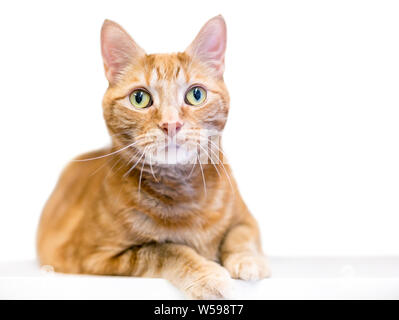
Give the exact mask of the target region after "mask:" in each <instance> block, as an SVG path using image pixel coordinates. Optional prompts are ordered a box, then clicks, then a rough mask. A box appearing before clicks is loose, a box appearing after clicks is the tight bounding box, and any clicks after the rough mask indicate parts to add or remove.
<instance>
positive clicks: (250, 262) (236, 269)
mask: <svg viewBox="0 0 399 320" xmlns="http://www.w3.org/2000/svg"><path fill="white" fill-rule="evenodd" d="M223 264H224V266H225V268H226V269H227V270H228V271H229V272H230V275H231V277H232V278H234V279H242V280H248V281H250V280H252V281H253V280H261V279H264V278H268V277H270V269H269V266H268V262H267V259H266V257H265V256H263V255H253V254H248V253H236V254H232V255H230V256H229V257H227V258H226V259H225V261H224V263H223Z"/></svg>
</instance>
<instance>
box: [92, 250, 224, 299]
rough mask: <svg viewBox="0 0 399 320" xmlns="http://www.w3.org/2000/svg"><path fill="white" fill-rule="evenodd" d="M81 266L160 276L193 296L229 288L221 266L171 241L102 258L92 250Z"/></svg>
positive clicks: (215, 294)
mask: <svg viewBox="0 0 399 320" xmlns="http://www.w3.org/2000/svg"><path fill="white" fill-rule="evenodd" d="M84 268H85V269H86V270H84V272H86V273H96V274H110V275H130V276H138V277H152V278H164V279H167V280H169V281H170V282H171V283H172V284H173V285H174V286H176V287H177V288H179V289H180V290H182V291H183V292H185V293H186V295H187V296H188V297H189V298H194V299H219V298H226V297H227V296H228V295H229V292H230V290H231V288H232V279H231V277H230V275H229V273H228V271H227V270H226V269H225V268H223V267H222V266H220V265H219V264H218V263H216V262H213V261H210V260H208V259H206V258H204V257H202V256H200V255H199V254H198V253H197V252H196V251H195V250H193V249H192V248H190V247H188V246H185V245H180V244H173V243H165V244H157V243H154V244H147V245H143V246H138V247H133V248H130V249H128V250H126V251H124V252H122V253H121V254H118V255H116V256H112V257H106V258H105V257H104V256H103V254H102V253H96V254H93V255H91V256H90V257H89V258H87V259H86V260H85V262H84Z"/></svg>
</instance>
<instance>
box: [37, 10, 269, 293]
mask: <svg viewBox="0 0 399 320" xmlns="http://www.w3.org/2000/svg"><path fill="white" fill-rule="evenodd" d="M225 48H226V26H225V22H224V19H223V18H222V17H221V16H217V17H215V18H213V19H211V20H210V21H208V22H207V23H206V24H205V26H204V27H203V28H202V29H201V31H200V33H199V34H198V35H197V37H196V38H195V40H194V41H193V42H192V43H191V45H190V46H189V47H188V48H187V49H186V51H185V52H183V53H175V54H150V55H148V54H146V53H145V52H144V51H143V49H141V48H140V47H139V46H138V45H137V44H136V43H135V42H134V41H133V39H132V38H130V36H129V35H128V34H127V33H126V32H125V31H124V30H123V29H122V28H121V27H120V26H119V25H118V24H116V23H114V22H112V21H108V20H106V21H105V22H104V25H103V28H102V33H101V49H102V56H103V60H104V66H105V73H106V77H107V79H108V81H109V87H108V89H107V91H106V93H105V96H104V100H103V111H104V118H105V121H106V124H107V127H108V130H109V132H110V134H111V137H112V146H111V147H110V148H106V149H103V150H99V151H95V152H91V153H89V154H85V155H83V156H81V157H79V158H78V159H76V160H75V161H73V162H72V163H71V164H70V165H69V166H68V167H67V168H66V169H65V170H64V172H63V174H62V176H61V178H60V180H59V182H58V184H57V186H56V188H55V190H54V192H53V194H52V195H51V197H50V199H49V200H48V203H47V205H46V207H45V209H44V211H43V214H42V217H41V220H40V226H39V231H38V254H39V259H40V263H41V264H43V265H51V266H53V267H54V269H55V270H56V271H59V272H66V273H87V274H101V275H124V276H141V277H162V278H165V279H168V280H169V281H171V282H172V283H173V284H174V285H175V286H177V287H178V288H180V289H181V290H183V291H184V292H185V293H186V294H187V295H188V296H189V297H191V298H199V299H209V298H223V297H226V295H227V294H228V291H229V289H230V286H231V282H232V281H231V277H232V278H236V279H244V280H258V279H262V278H264V277H266V276H267V275H268V273H269V271H268V267H267V263H266V259H265V257H264V255H263V253H262V249H261V244H260V239H259V230H258V227H257V223H256V221H255V220H254V218H253V217H252V216H251V214H250V213H249V211H248V209H247V207H246V206H245V204H244V202H243V200H242V199H241V196H240V194H239V191H238V189H237V186H236V183H235V181H234V180H233V178H232V176H231V171H230V168H229V166H228V165H227V164H226V163H224V161H223V152H222V151H221V148H220V147H219V146H218V142H217V141H216V140H215V139H214V137H215V136H216V137H220V134H221V132H222V130H223V128H224V126H225V122H226V118H227V114H228V110H229V95H228V92H227V89H226V87H225V84H224V81H223V71H224V53H225Z"/></svg>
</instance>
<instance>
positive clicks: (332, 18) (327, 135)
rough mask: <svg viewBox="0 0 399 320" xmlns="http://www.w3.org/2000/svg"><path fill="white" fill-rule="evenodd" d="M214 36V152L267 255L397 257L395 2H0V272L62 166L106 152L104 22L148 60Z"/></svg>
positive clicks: (28, 242)
mask: <svg viewBox="0 0 399 320" xmlns="http://www.w3.org/2000/svg"><path fill="white" fill-rule="evenodd" d="M219 13H222V14H223V15H224V17H225V19H226V22H227V28H228V46H227V56H226V74H225V78H226V83H227V85H228V88H229V91H230V94H231V113H230V119H229V121H228V125H227V128H226V132H225V136H224V146H225V149H226V153H227V155H228V157H229V160H230V162H231V164H232V166H233V169H234V173H235V176H236V177H237V179H238V182H239V186H240V189H241V191H242V193H243V196H244V199H245V200H246V202H247V203H248V205H249V207H250V209H251V210H252V212H253V214H254V215H255V217H256V218H257V220H258V221H259V225H260V227H261V230H262V239H263V243H264V246H265V251H266V252H267V253H268V254H270V255H292V254H300V255H319V254H330V255H340V254H343V255H353V254H364V255H389V254H399V245H398V244H399V232H398V231H397V229H398V225H399V214H398V213H399V201H398V194H399V183H398V181H399V165H398V163H399V148H398V145H399V125H398V123H399V107H398V106H399V94H398V88H399V77H398V75H399V59H398V57H399V41H398V39H399V31H398V30H399V19H398V16H399V1H389V0H387V1H377V0H375V1H368V0H367V1H365V0H359V1H353V0H337V1H317V0H314V1H309V0H304V1H296V0H292V1H259V0H258V1H250V0H248V1H245V2H243V1H231V0H218V1H214V0H202V1H184V2H182V1H179V0H178V1H175V0H169V1H162V0H160V1H153V0H148V1H137V0H136V1H135V0H131V1H118V0H115V1H109V0H106V1H103V0H99V1H80V0H79V1H78V0H70V1H62V2H61V1H51V0H49V1H42V0H37V1H21V0H16V1H0V39H1V50H0V70H1V77H0V88H1V90H0V91H1V92H0V105H1V117H0V137H1V150H2V156H1V157H0V168H1V169H2V171H1V179H0V195H1V201H0V212H1V214H0V252H1V257H0V260H11V259H25V258H26V257H31V258H32V259H33V257H34V256H35V251H34V244H35V242H34V237H35V232H36V225H37V221H38V219H39V215H40V212H41V210H42V207H43V205H44V203H45V201H46V199H47V198H48V196H49V194H50V192H51V190H52V189H53V186H54V184H55V182H56V181H57V179H58V176H59V174H60V172H61V169H62V168H63V167H64V165H65V164H66V163H67V161H68V160H69V159H71V158H72V157H74V156H75V155H77V154H79V153H82V152H86V151H89V150H92V149H95V148H98V147H101V146H103V145H105V144H107V143H108V141H109V138H108V135H107V133H106V130H105V126H104V122H103V119H102V110H101V100H102V96H103V93H104V91H105V89H106V86H107V84H106V80H105V77H104V72H103V63H102V61H101V54H100V44H99V39H100V28H101V24H102V22H103V20H104V19H105V18H109V19H113V20H115V21H117V22H119V23H120V24H121V25H122V26H123V27H124V28H125V29H126V30H127V31H129V32H130V34H131V35H132V36H133V37H134V39H135V40H136V41H137V42H138V43H139V44H140V45H141V46H142V47H143V48H144V49H146V50H147V51H148V52H169V51H177V50H184V48H185V47H186V46H187V45H188V44H189V43H190V42H191V40H192V39H193V37H194V36H195V35H196V33H197V32H198V31H199V29H200V27H201V26H202V25H203V24H204V23H205V21H207V20H208V19H209V18H211V17H212V16H215V15H217V14H219Z"/></svg>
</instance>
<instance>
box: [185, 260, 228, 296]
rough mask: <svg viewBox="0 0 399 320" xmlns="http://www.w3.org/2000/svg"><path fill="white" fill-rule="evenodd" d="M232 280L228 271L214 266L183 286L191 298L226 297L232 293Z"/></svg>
mask: <svg viewBox="0 0 399 320" xmlns="http://www.w3.org/2000/svg"><path fill="white" fill-rule="evenodd" d="M232 289H233V282H232V279H231V277H230V274H229V272H228V271H227V270H226V269H224V268H223V267H218V268H214V269H213V270H211V271H210V272H207V273H205V274H201V275H198V277H197V278H196V279H195V280H194V281H193V282H192V283H191V284H190V285H189V286H188V287H186V288H185V292H186V294H187V295H188V296H189V298H191V299H200V300H215V299H226V298H229V296H230V295H231V293H232Z"/></svg>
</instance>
